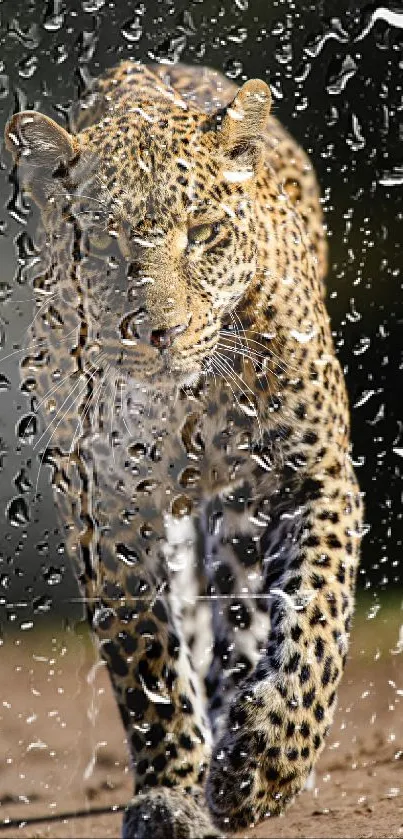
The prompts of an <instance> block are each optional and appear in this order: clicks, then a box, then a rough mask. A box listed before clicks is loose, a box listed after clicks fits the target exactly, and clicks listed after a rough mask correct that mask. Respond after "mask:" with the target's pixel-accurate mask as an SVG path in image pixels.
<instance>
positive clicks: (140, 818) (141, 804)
mask: <svg viewBox="0 0 403 839" xmlns="http://www.w3.org/2000/svg"><path fill="white" fill-rule="evenodd" d="M203 804H204V806H203ZM222 836H223V834H222V833H220V832H219V831H218V830H217V828H216V827H214V826H213V824H212V822H211V821H210V817H209V815H208V810H207V806H206V805H205V802H204V799H203V798H202V796H201V794H200V793H197V794H196V795H195V796H193V795H192V794H191V793H187V792H185V791H184V790H178V789H168V788H164V787H160V788H158V789H155V790H149V791H148V792H144V793H139V795H136V796H135V798H133V799H132V801H131V802H130V804H129V805H128V806H127V808H126V811H125V814H124V818H123V829H122V839H221V837H222Z"/></svg>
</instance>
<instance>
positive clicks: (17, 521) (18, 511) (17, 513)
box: [6, 496, 29, 527]
mask: <svg viewBox="0 0 403 839" xmlns="http://www.w3.org/2000/svg"><path fill="white" fill-rule="evenodd" d="M6 512H7V516H8V519H9V521H10V524H12V525H13V527H24V525H26V524H28V522H29V510H28V505H27V502H26V501H25V498H22V496H17V497H16V498H13V499H12V500H11V501H10V503H9V505H8V507H7V510H6Z"/></svg>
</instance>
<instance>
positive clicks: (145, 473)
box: [6, 62, 362, 839]
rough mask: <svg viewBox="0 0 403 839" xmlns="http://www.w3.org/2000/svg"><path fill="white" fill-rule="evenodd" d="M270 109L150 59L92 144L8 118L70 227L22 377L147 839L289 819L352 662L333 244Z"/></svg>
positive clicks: (41, 299)
mask: <svg viewBox="0 0 403 839" xmlns="http://www.w3.org/2000/svg"><path fill="white" fill-rule="evenodd" d="M228 103H229V104H228ZM270 103H271V99H270V91H269V88H268V87H267V85H266V84H265V83H264V82H260V81H256V80H255V81H250V82H247V83H246V84H245V85H244V86H243V87H242V88H241V89H240V90H239V91H238V90H237V88H236V87H235V86H234V85H233V84H231V83H230V82H228V81H227V80H226V79H225V78H224V77H222V76H221V75H219V74H218V73H215V72H213V71H210V70H203V69H201V68H188V67H184V66H181V65H179V66H177V67H174V68H170V69H167V68H161V67H154V68H150V67H144V66H141V65H136V64H134V63H130V62H127V63H123V64H121V65H120V66H119V67H118V68H117V69H114V70H112V71H110V72H109V73H107V74H106V75H105V76H104V77H102V78H101V79H100V80H99V81H98V82H97V83H96V84H95V85H94V86H93V87H92V89H91V90H90V91H88V93H87V95H86V97H85V98H84V99H82V100H81V101H80V102H79V103H78V104H77V106H75V108H74V111H73V112H72V120H71V133H68V132H67V131H65V130H64V129H62V128H60V126H58V125H56V123H54V122H53V121H52V120H50V119H48V118H47V117H44V116H42V115H40V114H38V113H36V112H25V113H22V114H17V115H15V116H14V117H13V118H12V120H11V121H10V123H9V124H8V127H7V129H6V143H7V146H8V148H9V149H10V150H11V151H12V153H13V155H14V157H15V159H16V160H17V162H18V163H19V166H20V175H21V179H22V182H23V185H24V188H25V189H26V191H29V192H30V193H31V194H32V196H33V197H34V199H35V201H36V203H37V204H38V205H39V206H40V208H41V216H42V225H43V231H44V236H45V244H44V247H43V252H42V264H41V269H40V270H39V269H37V272H36V275H35V277H34V278H33V287H34V290H35V293H36V295H37V299H38V305H39V308H38V310H37V313H36V317H35V320H34V323H33V326H32V330H31V333H32V334H31V336H30V337H31V339H32V342H33V343H32V346H31V347H30V349H29V350H27V354H26V356H25V358H24V360H23V362H22V365H21V367H22V374H23V377H24V384H25V389H29V390H30V392H31V393H32V394H33V396H34V398H35V400H36V405H37V408H40V413H41V415H42V418H43V423H44V425H43V438H42V439H43V450H42V454H41V459H42V462H43V463H45V464H47V465H48V467H50V469H51V475H52V482H53V485H54V487H55V496H56V499H57V504H58V508H59V511H60V517H61V521H62V522H63V526H64V529H65V535H66V544H67V548H68V552H69V554H70V556H71V557H72V558H73V559H74V560H75V563H76V568H77V574H78V577H79V580H80V582H81V584H82V587H83V592H84V594H85V599H86V605H87V610H88V617H89V620H90V622H91V626H92V628H93V630H94V633H95V634H96V637H97V639H98V644H99V649H100V654H101V656H102V657H103V658H104V659H105V661H106V662H107V665H108V668H109V672H110V676H111V681H112V685H113V688H114V691H115V694H116V698H117V702H118V705H119V710H120V713H121V717H122V720H123V724H124V726H125V729H126V734H127V740H128V744H129V748H130V754H131V762H132V766H133V771H134V776H135V793H136V797H135V798H134V800H133V802H132V804H131V806H130V807H129V808H128V811H127V814H126V817H125V822H124V836H125V837H128V838H129V837H130V838H131V839H132V838H133V837H138V838H139V839H140V837H143V836H155V837H168V836H169V837H176V836H177V837H193V836H195V837H196V836H197V837H200V836H204V837H207V836H218V835H219V833H218V829H219V828H221V829H223V830H227V829H228V830H231V831H232V830H239V829H241V828H243V827H244V826H246V825H249V824H253V823H256V822H257V821H259V820H260V819H264V818H267V817H269V816H273V815H276V814H278V813H280V812H282V811H283V810H284V808H285V807H286V805H287V804H288V803H289V802H291V801H292V800H293V798H294V797H295V795H296V794H297V793H298V792H299V791H300V790H301V789H302V788H303V786H304V784H305V782H306V779H307V777H308V775H309V773H310V772H311V770H312V767H313V766H314V763H315V761H316V759H317V757H318V755H319V754H320V752H321V750H322V748H323V744H324V740H325V737H326V733H327V731H328V729H329V726H330V724H331V720H332V717H333V713H334V708H335V702H336V691H337V686H338V684H339V681H340V677H341V674H342V670H343V666H344V662H345V658H346V653H347V644H348V636H349V630H350V621H351V616H352V611H353V593H354V583H355V576H356V568H357V562H358V551H359V538H360V527H361V517H362V508H361V500H360V494H359V491H358V488H357V483H356V479H355V476H354V472H353V468H352V464H351V460H350V456H349V410H348V403H347V399H346V392H345V386H344V381H343V376H342V373H341V370H340V365H339V363H338V361H337V359H336V357H335V354H334V348H333V343H332V338H331V332H330V327H329V320H328V316H327V313H326V308H325V303H324V285H323V278H324V275H325V272H326V243H325V238H324V232H323V225H322V217H321V210H320V202H319V194H318V189H317V185H316V181H315V177H314V173H313V171H312V168H311V165H310V163H309V161H308V159H307V158H306V156H305V154H304V153H303V152H302V150H301V149H300V148H299V147H298V146H297V145H296V143H295V142H294V141H293V140H292V138H291V137H290V136H289V135H288V134H287V133H286V132H285V130H284V129H283V128H282V127H281V126H280V124H279V123H278V122H277V120H276V119H275V118H274V117H273V116H271V115H270ZM191 520H193V521H194V522H195V525H196V528H197V533H198V537H197V546H195V544H193V548H194V552H195V553H196V554H197V553H199V554H200V555H201V561H199V562H198V563H197V562H196V563H195V568H194V571H195V574H194V582H193V583H192V582H191V578H190V575H189V571H190V565H189V563H190V561H191V552H190V553H189V551H188V550H184V548H186V543H188V542H192V541H193V542H194V537H193V536H192V531H191V530H189V527H188V525H189V522H190V521H191ZM175 522H176V523H177V524H178V523H179V525H181V527H182V531H181V533H182V535H181V536H179V537H177V538H176V543H175V539H174V540H173V541H174V544H173V545H172V544H171V546H169V545H168V544H167V532H168V531H169V532H172V530H174V529H175ZM171 542H172V539H171ZM196 547H197V550H196ZM196 566H197V567H196ZM183 571H186V574H187V578H186V579H187V582H186V585H184V584H183V577H182V576H181V575H182V574H183ZM191 597H193V604H190V605H189V603H187V602H186V601H187V599H188V600H189V598H191ZM206 603H210V604H211V615H212V619H211V633H212V639H213V640H212V648H211V660H210V663H209V665H208V668H207V673H206V677H205V685H204V689H203V688H202V685H201V682H200V679H199V677H198V674H197V672H196V670H197V666H198V664H199V662H198V661H197V660H194V658H192V656H191V655H190V647H189V644H188V643H187V641H186V638H185V633H184V631H183V625H182V615H183V612H184V611H187V618H188V619H189V617H193V620H194V625H193V628H192V629H191V634H192V635H193V640H194V638H195V636H197V635H198V634H200V626H201V624H200V623H199V620H200V618H199V615H200V610H201V609H202V608H205V604H206ZM188 640H189V639H188ZM198 640H199V642H200V638H199V639H198ZM201 640H202V641H203V637H202V639H201ZM204 640H206V639H204ZM206 643H207V642H206ZM204 691H205V696H204ZM213 823H214V824H215V825H216V826H217V827H213Z"/></svg>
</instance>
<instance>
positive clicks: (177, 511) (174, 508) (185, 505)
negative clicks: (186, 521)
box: [171, 495, 193, 519]
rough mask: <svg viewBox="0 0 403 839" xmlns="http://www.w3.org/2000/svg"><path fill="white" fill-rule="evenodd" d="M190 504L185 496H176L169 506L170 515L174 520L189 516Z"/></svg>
mask: <svg viewBox="0 0 403 839" xmlns="http://www.w3.org/2000/svg"><path fill="white" fill-rule="evenodd" d="M192 507H193V505H192V502H191V500H190V498H188V497H187V496H186V495H178V496H177V497H176V498H175V499H174V500H173V502H172V504H171V514H172V515H173V517H174V518H176V519H180V518H183V517H184V516H190V513H191V512H192Z"/></svg>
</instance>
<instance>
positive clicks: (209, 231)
mask: <svg viewBox="0 0 403 839" xmlns="http://www.w3.org/2000/svg"><path fill="white" fill-rule="evenodd" d="M219 229H220V224H219V222H217V221H216V222H214V223H213V224H196V225H195V226H194V227H190V228H189V230H188V242H189V245H208V244H209V243H210V242H212V241H213V239H215V237H216V235H217V233H218V231H219Z"/></svg>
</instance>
